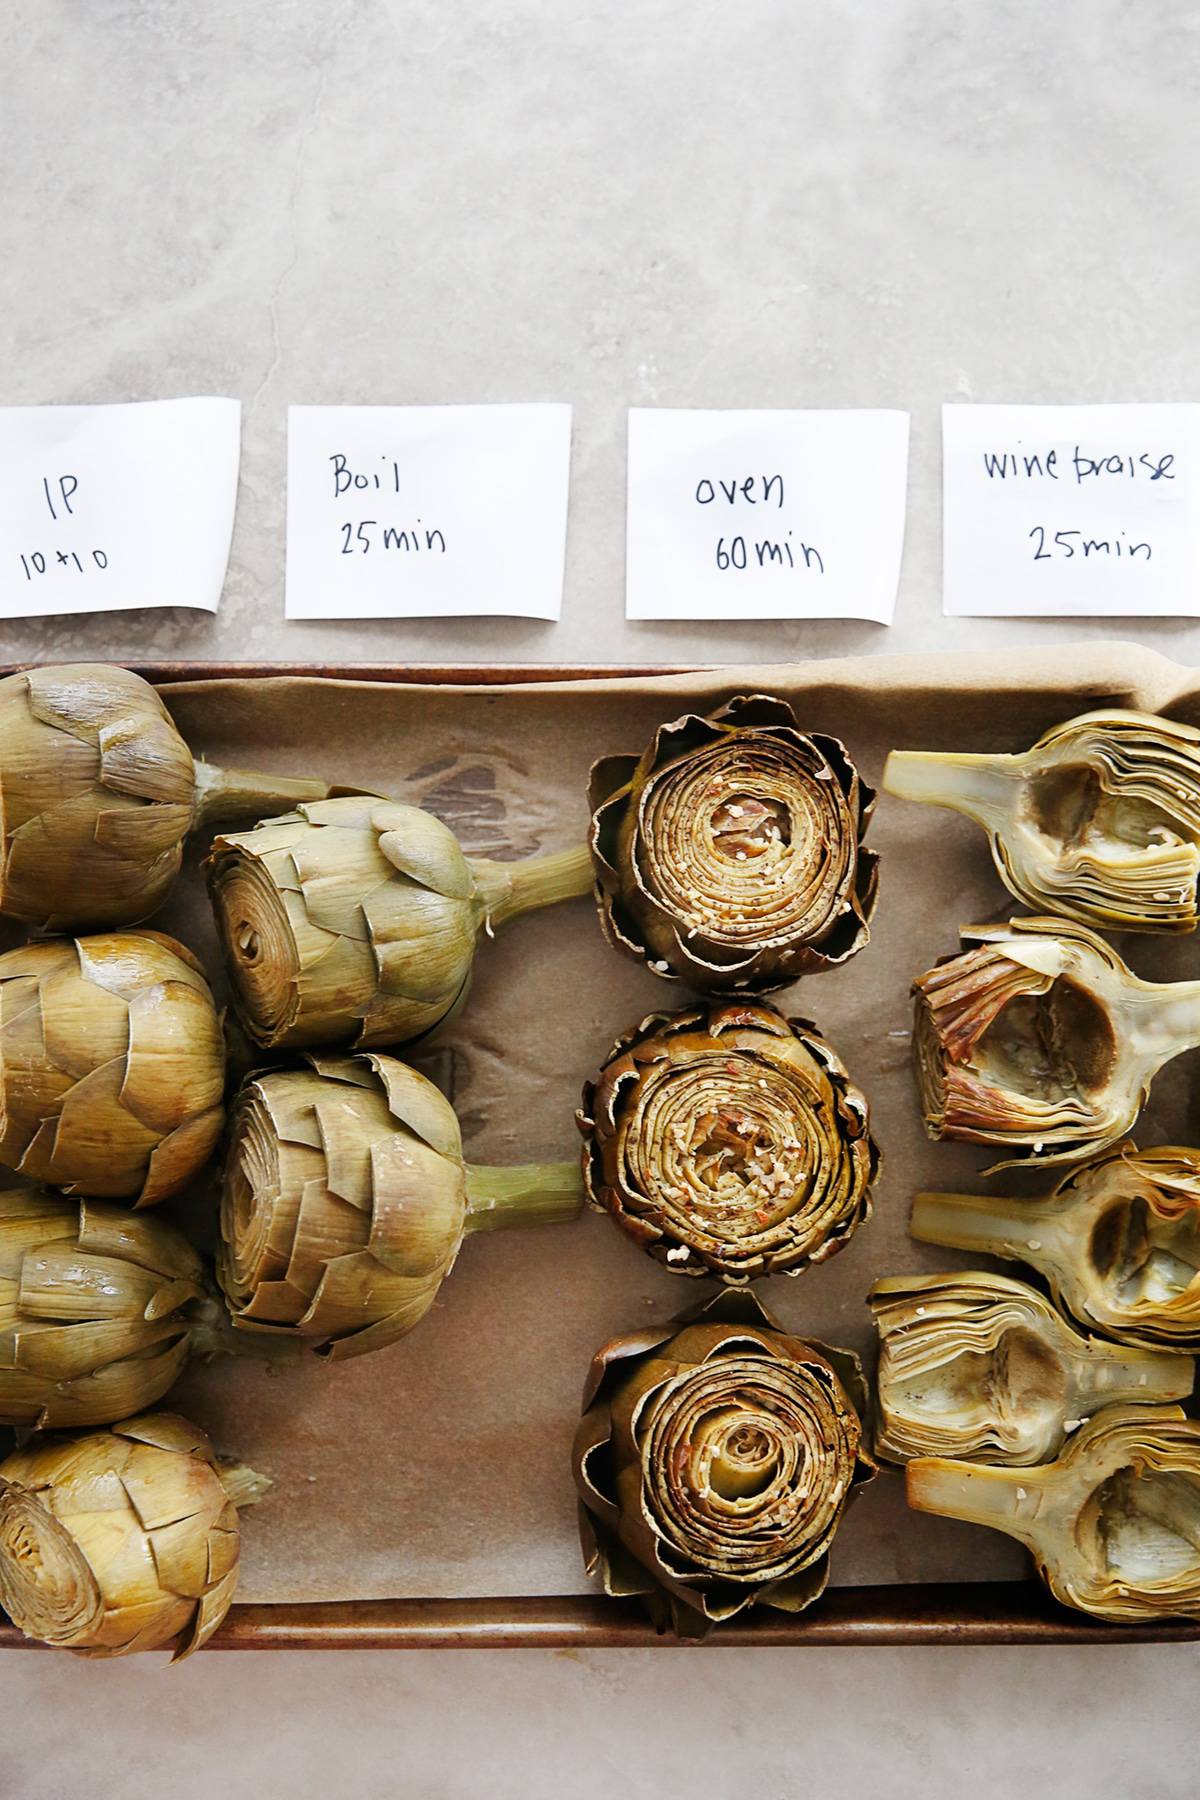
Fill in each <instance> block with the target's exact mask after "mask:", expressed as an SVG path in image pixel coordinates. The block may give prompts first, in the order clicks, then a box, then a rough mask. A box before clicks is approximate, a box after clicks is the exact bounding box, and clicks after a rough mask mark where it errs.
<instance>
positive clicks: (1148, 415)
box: [942, 404, 1200, 618]
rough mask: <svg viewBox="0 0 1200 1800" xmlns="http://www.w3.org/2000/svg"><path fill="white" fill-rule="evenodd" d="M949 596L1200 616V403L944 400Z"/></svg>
mask: <svg viewBox="0 0 1200 1800" xmlns="http://www.w3.org/2000/svg"><path fill="white" fill-rule="evenodd" d="M942 445H943V460H944V484H943V498H942V507H943V512H942V537H943V550H944V568H943V605H944V610H945V611H946V612H947V613H951V614H955V615H959V616H963V615H967V616H971V615H988V616H1004V617H1018V616H1030V615H1033V616H1036V615H1039V614H1040V615H1043V616H1050V617H1061V616H1070V615H1074V616H1081V615H1083V616H1086V615H1088V614H1095V615H1097V616H1099V617H1104V618H1114V617H1123V616H1127V615H1139V614H1140V615H1142V616H1143V617H1146V616H1155V615H1157V616H1162V617H1171V616H1173V617H1179V618H1184V617H1186V618H1194V617H1197V616H1200V406H1195V405H1182V404H1168V405H1148V406H1141V405H1104V406H971V405H958V406H946V407H943V409H942Z"/></svg>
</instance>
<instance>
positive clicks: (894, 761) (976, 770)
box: [883, 750, 1022, 829]
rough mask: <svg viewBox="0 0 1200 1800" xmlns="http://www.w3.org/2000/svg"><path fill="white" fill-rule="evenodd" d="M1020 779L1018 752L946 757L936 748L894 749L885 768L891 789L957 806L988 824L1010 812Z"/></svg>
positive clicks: (904, 797)
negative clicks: (1004, 754)
mask: <svg viewBox="0 0 1200 1800" xmlns="http://www.w3.org/2000/svg"><path fill="white" fill-rule="evenodd" d="M1021 778H1022V770H1021V758H1020V757H1017V756H943V755H941V754H939V753H938V752H937V751H932V750H893V751H892V753H891V755H890V756H889V757H888V759H887V763H886V765H885V767H884V771H883V785H884V787H885V788H886V789H887V791H888V793H889V794H897V795H899V797H900V799H901V800H918V801H920V802H921V803H922V804H923V805H926V806H949V807H952V808H953V810H954V811H955V812H960V813H966V815H967V817H968V818H969V819H975V820H977V822H978V823H979V824H980V825H983V826H986V827H987V828H989V829H992V828H994V827H995V826H997V825H999V824H1000V823H1001V822H1002V821H1003V820H1005V819H1007V818H1008V817H1009V816H1010V815H1011V813H1012V810H1013V803H1014V801H1015V800H1016V799H1017V797H1018V795H1019V792H1020V784H1021Z"/></svg>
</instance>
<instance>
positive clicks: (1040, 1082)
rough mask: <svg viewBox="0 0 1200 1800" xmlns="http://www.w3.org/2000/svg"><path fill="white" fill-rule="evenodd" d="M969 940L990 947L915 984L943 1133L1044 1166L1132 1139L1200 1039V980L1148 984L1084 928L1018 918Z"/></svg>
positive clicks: (922, 1074)
mask: <svg viewBox="0 0 1200 1800" xmlns="http://www.w3.org/2000/svg"><path fill="white" fill-rule="evenodd" d="M960 935H961V936H962V937H963V938H965V939H967V940H969V941H973V942H974V943H975V944H976V945H977V948H975V949H973V950H967V951H964V952H963V953H962V955H960V956H953V957H951V958H950V959H949V960H948V961H946V962H943V963H939V964H938V966H937V967H936V968H934V969H931V970H930V971H929V972H928V974H925V975H921V976H918V978H917V980H916V981H915V982H914V984H913V992H914V994H915V995H916V1022H915V1029H914V1032H913V1053H914V1057H915V1060H916V1070H917V1081H918V1085H919V1087H920V1092H921V1102H922V1106H923V1110H924V1114H925V1123H926V1126H927V1128H928V1131H929V1135H930V1136H931V1137H934V1138H942V1137H950V1138H966V1139H968V1140H969V1141H971V1142H972V1143H977V1144H1000V1145H1003V1146H1004V1148H1005V1149H1010V1150H1014V1151H1025V1152H1028V1154H1029V1158H1030V1159H1031V1160H1037V1161H1041V1162H1063V1161H1065V1160H1067V1159H1069V1158H1072V1157H1079V1156H1084V1155H1087V1154H1089V1153H1090V1152H1093V1151H1096V1150H1100V1149H1103V1148H1104V1147H1105V1146H1106V1145H1108V1144H1111V1143H1114V1142H1115V1141H1116V1140H1117V1139H1118V1138H1120V1137H1122V1136H1124V1134H1125V1133H1126V1132H1127V1131H1129V1130H1130V1129H1131V1128H1132V1126H1133V1124H1134V1122H1135V1120H1136V1119H1137V1116H1138V1113H1139V1112H1140V1111H1141V1108H1142V1106H1143V1105H1144V1103H1145V1101H1146V1097H1147V1095H1148V1093H1149V1091H1150V1083H1151V1081H1152V1080H1153V1078H1154V1076H1155V1075H1156V1074H1157V1072H1158V1070H1159V1069H1160V1068H1161V1067H1162V1066H1163V1064H1164V1063H1166V1062H1169V1061H1170V1060H1171V1058H1172V1057H1175V1056H1178V1055H1179V1054H1180V1053H1181V1052H1182V1051H1184V1050H1188V1049H1191V1048H1192V1047H1193V1046H1194V1045H1196V1044H1200V982H1194V981H1179V982H1168V983H1162V982H1151V981H1140V980H1139V979H1138V977H1137V976H1136V975H1134V974H1133V973H1132V972H1131V971H1130V970H1129V969H1127V968H1126V966H1125V964H1124V963H1123V962H1122V961H1121V959H1120V957H1119V956H1118V955H1117V953H1116V951H1115V950H1113V949H1111V948H1110V946H1109V945H1108V944H1106V943H1105V942H1104V940H1103V938H1100V937H1097V936H1096V934H1095V933H1094V932H1092V931H1088V930H1087V929H1086V927H1084V926H1082V925H1073V924H1071V923H1070V922H1069V921H1068V920H1065V919H1013V920H1011V921H1010V923H1009V924H1007V925H964V926H962V927H961V928H960ZM1003 1166H1005V1165H1003V1164H998V1165H997V1167H1003Z"/></svg>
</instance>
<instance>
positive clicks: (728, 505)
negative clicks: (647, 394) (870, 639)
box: [625, 407, 908, 625]
mask: <svg viewBox="0 0 1200 1800" xmlns="http://www.w3.org/2000/svg"><path fill="white" fill-rule="evenodd" d="M907 472H908V414H907V413H904V412H869V411H845V412H841V411H839V412H818V411H805V412H766V411H755V412H692V411H675V410H668V409H660V408H649V407H634V408H633V409H631V411H630V414H629V499H628V518H627V532H626V563H625V614H626V617H627V618H630V619H874V620H875V621H876V623H878V624H880V625H890V624H891V621H892V614H893V612H894V611H895V606H896V586H897V583H898V581H899V578H900V557H901V553H902V551H903V548H904V516H905V498H906V485H907Z"/></svg>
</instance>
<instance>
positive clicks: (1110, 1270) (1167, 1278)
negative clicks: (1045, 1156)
mask: <svg viewBox="0 0 1200 1800" xmlns="http://www.w3.org/2000/svg"><path fill="white" fill-rule="evenodd" d="M912 1234H913V1236H914V1237H915V1238H920V1239H921V1240H922V1241H923V1242H925V1243H931V1244H948V1245H950V1246H952V1247H953V1248H955V1249H958V1250H971V1251H986V1252H987V1253H988V1254H989V1255H992V1256H1006V1257H1011V1258H1013V1259H1014V1260H1017V1261H1020V1262H1026V1263H1029V1264H1031V1265H1032V1267H1033V1268H1035V1269H1037V1270H1038V1271H1039V1273H1040V1274H1042V1275H1044V1276H1045V1278H1046V1280H1047V1281H1048V1282H1049V1284H1050V1289H1051V1292H1052V1293H1053V1295H1054V1297H1055V1299H1056V1300H1057V1301H1058V1303H1059V1305H1060V1306H1064V1307H1065V1308H1066V1309H1067V1311H1068V1312H1070V1313H1071V1314H1072V1315H1073V1316H1074V1317H1075V1318H1076V1319H1078V1320H1079V1322H1080V1324H1081V1325H1084V1326H1086V1327H1087V1328H1088V1329H1089V1330H1091V1331H1102V1332H1104V1333H1105V1334H1106V1335H1107V1336H1109V1337H1113V1338H1117V1339H1119V1340H1120V1341H1121V1342H1122V1343H1126V1344H1145V1345H1148V1346H1150V1347H1152V1348H1153V1347H1159V1346H1161V1347H1162V1348H1165V1349H1169V1350H1186V1351H1190V1352H1197V1351H1200V1151H1196V1150H1184V1149H1179V1148H1177V1147H1176V1146H1174V1145H1171V1144H1166V1145H1162V1146H1160V1147H1159V1148H1158V1149H1154V1150H1139V1149H1138V1148H1137V1146H1136V1145H1135V1144H1130V1143H1123V1144H1118V1145H1117V1146H1116V1147H1115V1148H1114V1149H1111V1150H1109V1151H1107V1152H1106V1153H1105V1154H1103V1155H1100V1156H1097V1157H1094V1158H1093V1159H1092V1160H1091V1161H1090V1162H1087V1163H1084V1164H1083V1165H1082V1166H1081V1167H1080V1168H1078V1169H1072V1170H1071V1171H1070V1173H1069V1174H1067V1175H1065V1176H1064V1177H1063V1179H1062V1181H1060V1182H1059V1184H1058V1186H1057V1187H1056V1188H1054V1189H1053V1190H1052V1191H1051V1192H1050V1193H1049V1194H1046V1195H1045V1196H1043V1197H1042V1198H1041V1199H1038V1200H1010V1199H1005V1198H1004V1197H1003V1196H1001V1195H991V1194H918V1195H917V1197H916V1199H915V1200H914V1201H913V1212H912Z"/></svg>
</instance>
